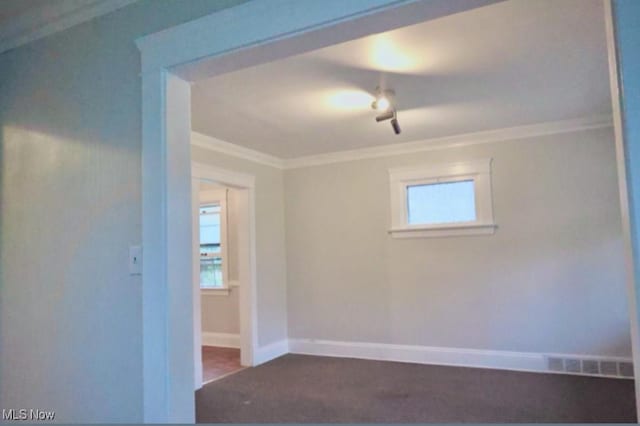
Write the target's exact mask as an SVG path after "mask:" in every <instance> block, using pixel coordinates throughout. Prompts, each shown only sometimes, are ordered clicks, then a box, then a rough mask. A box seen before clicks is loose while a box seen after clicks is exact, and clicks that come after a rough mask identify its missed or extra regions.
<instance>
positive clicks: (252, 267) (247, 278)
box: [191, 162, 258, 389]
mask: <svg viewBox="0 0 640 426" xmlns="http://www.w3.org/2000/svg"><path fill="white" fill-rule="evenodd" d="M191 164H192V165H191V178H192V183H199V182H202V181H205V182H211V183H217V184H221V185H224V186H227V187H231V188H234V189H237V190H239V191H238V202H239V204H240V208H238V209H237V215H238V217H237V223H238V275H239V276H238V281H239V282H240V285H239V288H238V290H239V296H240V297H239V312H240V356H241V359H240V363H241V364H242V365H244V366H253V365H255V353H256V351H257V349H258V319H257V316H258V314H257V312H258V311H257V303H256V287H257V270H256V210H255V205H256V204H255V176H252V175H248V174H245V173H239V172H235V171H231V170H226V169H222V168H219V167H215V166H212V165H209V164H204V163H198V162H192V163H191ZM193 186H194V185H192V187H193ZM191 194H192V203H191V206H192V207H191V208H192V217H193V223H197V220H198V219H197V214H198V207H199V205H200V200H199V196H198V195H199V194H198V191H194V190H192V192H191ZM198 234H199V232H198V229H197V227H196V226H193V229H192V235H193V240H194V241H197V240H198ZM198 256H199V249H198V245H197V244H193V258H194V259H197V258H198ZM197 269H198V262H193V275H194V276H193V321H194V324H193V331H194V363H195V365H194V371H195V388H196V389H199V388H201V387H202V382H203V381H202V353H201V350H200V347H201V346H202V326H201V318H202V315H201V300H200V297H201V291H200V280H199V276H198V273H197Z"/></svg>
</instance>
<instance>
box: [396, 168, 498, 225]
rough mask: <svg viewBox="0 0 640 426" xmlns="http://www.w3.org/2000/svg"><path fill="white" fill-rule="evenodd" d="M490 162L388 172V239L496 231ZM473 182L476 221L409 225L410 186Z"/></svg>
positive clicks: (401, 169) (400, 169) (399, 169)
mask: <svg viewBox="0 0 640 426" xmlns="http://www.w3.org/2000/svg"><path fill="white" fill-rule="evenodd" d="M491 162H492V159H491V158H483V159H476V160H469V161H459V162H455V163H433V164H423V165H420V166H411V167H402V168H393V169H389V193H390V204H391V230H390V231H389V232H390V233H391V236H393V237H394V238H417V237H430V238H433V237H450V236H463V235H490V234H493V232H494V231H495V228H496V225H495V223H494V220H493V195H492V191H491ZM468 180H470V181H473V183H474V192H475V212H476V220H474V221H473V222H464V223H441V224H420V225H416V224H409V211H408V188H409V187H410V186H411V185H423V184H436V183H450V182H459V181H468Z"/></svg>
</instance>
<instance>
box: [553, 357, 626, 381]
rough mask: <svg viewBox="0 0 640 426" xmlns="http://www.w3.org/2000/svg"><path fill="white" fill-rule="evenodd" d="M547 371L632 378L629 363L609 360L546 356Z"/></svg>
mask: <svg viewBox="0 0 640 426" xmlns="http://www.w3.org/2000/svg"><path fill="white" fill-rule="evenodd" d="M547 369H548V370H549V371H553V372H558V373H571V374H584V375H589V376H607V377H624V378H633V364H632V363H631V362H627V361H616V360H610V359H595V358H588V359H584V358H563V357H559V356H547Z"/></svg>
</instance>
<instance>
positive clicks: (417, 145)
mask: <svg viewBox="0 0 640 426" xmlns="http://www.w3.org/2000/svg"><path fill="white" fill-rule="evenodd" d="M611 126H613V120H612V117H611V115H609V114H604V115H596V116H591V117H583V118H578V119H572V120H560V121H549V122H544V123H537V124H530V125H526V126H517V127H507V128H503V129H494V130H486V131H481V132H473V133H465V134H461V135H455V136H447V137H442V138H432V139H424V140H420V141H415V142H406V143H400V144H389V145H382V146H376V147H371V148H362V149H354V150H348V151H336V152H329V153H326V154H318V155H309V156H304V157H297V158H290V159H284V158H279V157H276V156H273V155H270V154H266V153H263V152H260V151H256V150H253V149H250V148H245V147H242V146H240V145H236V144H232V143H229V142H225V141H222V140H220V139H216V138H213V137H211V136H207V135H204V134H202V133H197V132H192V139H191V143H192V144H193V145H195V146H199V147H201V148H205V149H210V150H213V151H217V152H220V153H223V154H227V155H231V156H234V157H238V158H242V159H245V160H248V161H253V162H255V163H259V164H263V165H266V166H271V167H275V168H278V169H283V170H288V169H299V168H304V167H313V166H321V165H325V164H333V163H343V162H347V161H356V160H363V159H367V158H379V157H389V156H394V155H402V154H412V153H416V152H424V151H433V150H440V149H448V148H455V147H462V146H469V145H478V144H484V143H493V142H504V141H517V140H523V139H527V138H532V137H539V136H549V135H556V134H562V133H572V132H579V131H584V130H591V129H600V128H607V127H611Z"/></svg>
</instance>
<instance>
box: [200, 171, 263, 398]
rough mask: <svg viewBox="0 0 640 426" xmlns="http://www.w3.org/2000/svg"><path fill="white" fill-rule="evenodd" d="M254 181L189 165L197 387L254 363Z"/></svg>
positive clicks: (246, 176) (242, 176)
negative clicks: (190, 176) (190, 174)
mask: <svg viewBox="0 0 640 426" xmlns="http://www.w3.org/2000/svg"><path fill="white" fill-rule="evenodd" d="M252 197H253V178H252V176H249V175H243V174H239V173H234V172H231V171H227V170H222V169H218V168H215V167H213V166H210V165H205V164H197V163H194V164H193V165H192V199H191V207H192V212H193V216H192V220H193V230H192V238H193V306H194V323H193V330H194V358H195V359H194V366H195V385H196V389H199V388H200V387H202V385H204V384H206V383H209V382H211V381H214V380H218V379H220V378H222V377H226V376H227V375H229V374H233V373H236V372H238V371H240V370H242V369H243V368H244V367H247V366H251V365H253V351H254V343H253V342H254V341H255V331H254V330H253V326H254V324H255V318H254V317H253V315H252V314H251V313H252V312H253V311H254V310H253V309H252V304H253V303H254V298H253V294H255V292H253V291H252V286H253V283H254V277H255V274H254V273H253V271H252V264H253V262H252V257H253V250H252V246H253V244H254V240H253V232H252V226H251V221H252V220H251V218H252V217H253V213H252V210H251V209H252V205H253V203H252V202H251V199H252Z"/></svg>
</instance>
